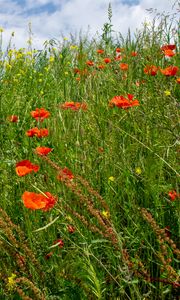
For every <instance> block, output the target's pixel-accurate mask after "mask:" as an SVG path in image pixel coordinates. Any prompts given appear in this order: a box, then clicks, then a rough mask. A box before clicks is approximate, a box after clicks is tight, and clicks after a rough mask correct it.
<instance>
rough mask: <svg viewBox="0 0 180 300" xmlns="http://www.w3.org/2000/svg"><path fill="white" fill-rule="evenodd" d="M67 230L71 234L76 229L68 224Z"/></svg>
mask: <svg viewBox="0 0 180 300" xmlns="http://www.w3.org/2000/svg"><path fill="white" fill-rule="evenodd" d="M67 230H68V232H69V233H71V234H72V233H74V232H75V230H76V229H75V227H74V226H72V225H68V226H67Z"/></svg>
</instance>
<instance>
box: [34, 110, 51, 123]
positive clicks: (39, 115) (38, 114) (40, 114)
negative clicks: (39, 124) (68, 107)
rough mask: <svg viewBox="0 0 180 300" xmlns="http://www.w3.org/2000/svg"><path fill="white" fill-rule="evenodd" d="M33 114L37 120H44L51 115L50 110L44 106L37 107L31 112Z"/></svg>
mask: <svg viewBox="0 0 180 300" xmlns="http://www.w3.org/2000/svg"><path fill="white" fill-rule="evenodd" d="M31 116H32V117H33V118H34V119H36V121H43V120H44V119H47V118H48V117H49V116H50V112H49V111H47V110H46V109H44V108H36V110H33V111H32V112H31Z"/></svg>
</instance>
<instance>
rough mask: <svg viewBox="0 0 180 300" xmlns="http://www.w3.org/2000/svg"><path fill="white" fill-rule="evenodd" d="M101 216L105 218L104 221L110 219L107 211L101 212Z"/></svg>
mask: <svg viewBox="0 0 180 300" xmlns="http://www.w3.org/2000/svg"><path fill="white" fill-rule="evenodd" d="M102 215H103V217H105V218H106V219H109V218H110V213H109V212H108V211H107V210H103V211H102Z"/></svg>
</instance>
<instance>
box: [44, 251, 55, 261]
mask: <svg viewBox="0 0 180 300" xmlns="http://www.w3.org/2000/svg"><path fill="white" fill-rule="evenodd" d="M52 255H53V252H49V253H48V254H46V255H45V257H44V258H45V259H46V260H48V259H50V257H51V256H52Z"/></svg>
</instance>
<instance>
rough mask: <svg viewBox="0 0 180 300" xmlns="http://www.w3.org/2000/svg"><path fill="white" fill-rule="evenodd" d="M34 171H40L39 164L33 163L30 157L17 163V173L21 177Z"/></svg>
mask: <svg viewBox="0 0 180 300" xmlns="http://www.w3.org/2000/svg"><path fill="white" fill-rule="evenodd" d="M33 171H34V172H37V171H39V166H37V165H33V164H32V163H31V162H30V161H29V160H28V159H27V160H22V161H20V162H18V163H17V164H16V174H17V175H18V176H20V177H22V176H25V175H27V174H29V173H31V172H33Z"/></svg>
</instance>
